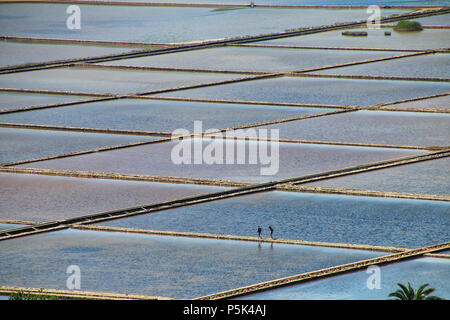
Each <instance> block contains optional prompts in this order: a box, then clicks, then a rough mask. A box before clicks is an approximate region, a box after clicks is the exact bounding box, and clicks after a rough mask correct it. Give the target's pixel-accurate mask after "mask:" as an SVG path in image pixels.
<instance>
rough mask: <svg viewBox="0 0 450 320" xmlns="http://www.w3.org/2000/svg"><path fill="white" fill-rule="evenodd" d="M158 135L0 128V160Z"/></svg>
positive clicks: (145, 138) (0, 161) (110, 145)
mask: <svg viewBox="0 0 450 320" xmlns="http://www.w3.org/2000/svg"><path fill="white" fill-rule="evenodd" d="M154 139H158V138H156V137H149V136H131V135H111V134H101V133H85V132H69V131H47V130H30V129H16V128H0V163H6V162H11V161H23V160H29V159H35V158H43V157H49V156H56V155H60V154H66V153H72V152H78V151H84V150H92V149H97V148H101V147H112V146H117V145H124V144H129V143H132V142H138V141H149V140H154Z"/></svg>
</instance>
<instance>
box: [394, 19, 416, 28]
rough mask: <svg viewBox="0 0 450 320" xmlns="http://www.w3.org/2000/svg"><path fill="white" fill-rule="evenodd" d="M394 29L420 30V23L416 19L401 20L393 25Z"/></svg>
mask: <svg viewBox="0 0 450 320" xmlns="http://www.w3.org/2000/svg"><path fill="white" fill-rule="evenodd" d="M394 30H395V31H421V30H422V25H421V24H420V23H419V22H416V21H407V20H403V21H400V22H398V23H397V25H396V26H395V27H394Z"/></svg>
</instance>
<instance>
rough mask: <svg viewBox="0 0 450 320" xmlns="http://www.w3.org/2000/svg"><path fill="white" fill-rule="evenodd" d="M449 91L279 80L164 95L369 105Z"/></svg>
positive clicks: (416, 84) (402, 84)
mask: <svg viewBox="0 0 450 320" xmlns="http://www.w3.org/2000/svg"><path fill="white" fill-rule="evenodd" d="M449 90H450V84H448V83H446V82H425V81H422V82H421V81H390V80H349V79H325V78H320V79H317V78H298V77H297V78H296V77H280V78H273V79H265V80H256V81H247V82H242V83H234V84H227V85H221V86H214V87H208V88H199V89H191V90H183V91H178V92H172V93H164V94H162V95H163V96H168V97H187V98H209V99H228V100H244V101H269V102H293V103H313V104H328V105H330V104H333V105H350V106H369V105H374V104H380V103H387V102H392V101H398V100H403V99H410V98H415V97H423V96H428V95H432V94H438V93H445V92H448V91H449Z"/></svg>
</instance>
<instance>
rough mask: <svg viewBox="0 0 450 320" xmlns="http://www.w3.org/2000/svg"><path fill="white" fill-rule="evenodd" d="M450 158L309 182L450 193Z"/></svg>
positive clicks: (323, 184)
mask: <svg viewBox="0 0 450 320" xmlns="http://www.w3.org/2000/svg"><path fill="white" fill-rule="evenodd" d="M449 178H450V159H449V158H443V159H435V160H430V161H424V162H418V163H412V164H408V165H403V166H398V167H393V168H388V169H383V170H376V171H373V172H366V173H359V174H355V175H351V176H347V177H340V178H335V179H327V180H323V181H319V182H314V183H311V184H309V185H312V186H322V187H325V186H326V187H337V188H348V189H366V190H378V191H392V192H407V193H421V194H440V195H449V190H450V179H449Z"/></svg>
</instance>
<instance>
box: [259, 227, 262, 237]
mask: <svg viewBox="0 0 450 320" xmlns="http://www.w3.org/2000/svg"><path fill="white" fill-rule="evenodd" d="M261 231H262V230H261V227H260V226H258V238H261Z"/></svg>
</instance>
